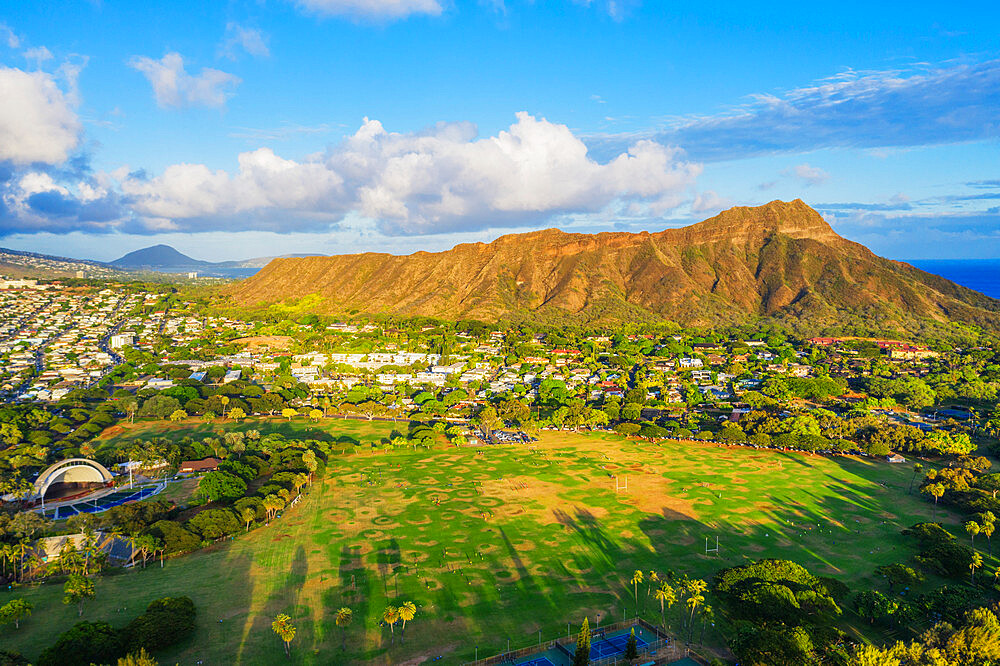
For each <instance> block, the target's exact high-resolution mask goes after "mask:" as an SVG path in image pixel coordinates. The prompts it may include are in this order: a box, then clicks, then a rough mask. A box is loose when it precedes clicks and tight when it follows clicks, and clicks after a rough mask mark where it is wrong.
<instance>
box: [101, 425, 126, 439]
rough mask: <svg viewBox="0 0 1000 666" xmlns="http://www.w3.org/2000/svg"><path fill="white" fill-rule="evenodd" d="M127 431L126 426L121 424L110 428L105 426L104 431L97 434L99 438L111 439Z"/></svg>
mask: <svg viewBox="0 0 1000 666" xmlns="http://www.w3.org/2000/svg"><path fill="white" fill-rule="evenodd" d="M124 432H125V428H123V427H121V426H120V425H113V426H111V427H109V428H105V429H104V432H102V433H101V434H100V435H98V436H97V439H111V438H112V437H117V436H118V435H121V434H122V433H124Z"/></svg>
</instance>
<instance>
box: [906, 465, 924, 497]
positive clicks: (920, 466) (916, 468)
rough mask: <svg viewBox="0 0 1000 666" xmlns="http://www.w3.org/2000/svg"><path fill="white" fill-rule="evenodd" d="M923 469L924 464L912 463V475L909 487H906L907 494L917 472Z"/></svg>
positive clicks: (911, 488) (911, 487)
mask: <svg viewBox="0 0 1000 666" xmlns="http://www.w3.org/2000/svg"><path fill="white" fill-rule="evenodd" d="M922 471H924V466H923V465H921V464H920V463H914V464H913V476H912V477H910V487H909V488H907V489H906V494H907V495H909V494H910V493H911V492H912V491H913V482H914V481H915V480H916V479H917V474H920V472H922Z"/></svg>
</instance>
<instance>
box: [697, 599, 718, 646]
mask: <svg viewBox="0 0 1000 666" xmlns="http://www.w3.org/2000/svg"><path fill="white" fill-rule="evenodd" d="M713 619H715V612H714V611H713V610H712V607H711V606H709V605H708V604H705V605H704V606H702V608H701V636H700V637H699V638H698V644H699V645H704V644H705V623H706V622H711V621H712V620H713Z"/></svg>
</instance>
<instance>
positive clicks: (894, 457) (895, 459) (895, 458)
mask: <svg viewBox="0 0 1000 666" xmlns="http://www.w3.org/2000/svg"><path fill="white" fill-rule="evenodd" d="M885 461H886V462H891V463H905V462H906V458H904V457H903V456H901V455H899V454H898V453H890V454H889V455H887V456H886V457H885Z"/></svg>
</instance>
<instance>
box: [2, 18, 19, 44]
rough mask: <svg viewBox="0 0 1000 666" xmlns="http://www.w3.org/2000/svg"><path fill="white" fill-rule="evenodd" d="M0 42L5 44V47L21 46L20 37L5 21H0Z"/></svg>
mask: <svg viewBox="0 0 1000 666" xmlns="http://www.w3.org/2000/svg"><path fill="white" fill-rule="evenodd" d="M0 42H2V43H4V44H6V45H7V48H11V49H16V48H18V47H19V46H21V38H20V37H18V36H17V33H15V32H14V31H13V30H11V28H10V26H8V25H7V24H6V23H0Z"/></svg>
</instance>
